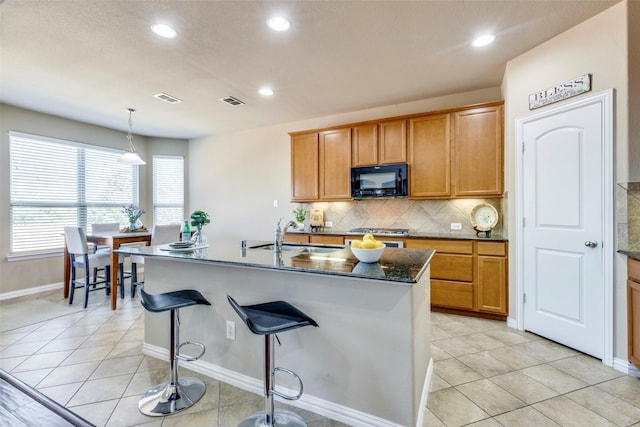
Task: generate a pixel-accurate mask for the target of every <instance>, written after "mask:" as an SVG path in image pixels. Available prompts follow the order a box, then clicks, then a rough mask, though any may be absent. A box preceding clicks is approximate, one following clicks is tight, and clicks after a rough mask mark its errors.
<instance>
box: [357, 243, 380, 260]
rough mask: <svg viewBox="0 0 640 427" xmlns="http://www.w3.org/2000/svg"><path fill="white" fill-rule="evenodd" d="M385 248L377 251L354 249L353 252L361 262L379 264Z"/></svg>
mask: <svg viewBox="0 0 640 427" xmlns="http://www.w3.org/2000/svg"><path fill="white" fill-rule="evenodd" d="M384 248H385V246H383V247H381V248H376V249H357V248H353V247H352V248H351V252H352V253H353V255H354V256H355V257H356V258H358V260H360V261H361V262H378V260H379V259H380V257H381V256H382V253H383V252H384Z"/></svg>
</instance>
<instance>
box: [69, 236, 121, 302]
mask: <svg viewBox="0 0 640 427" xmlns="http://www.w3.org/2000/svg"><path fill="white" fill-rule="evenodd" d="M64 238H65V242H66V244H67V250H68V251H69V258H70V262H71V283H70V285H71V286H70V289H69V290H70V293H69V304H73V296H74V293H75V290H76V288H81V287H84V305H83V307H84V308H87V304H88V302H89V292H91V291H95V290H100V289H104V290H105V292H106V294H107V295H109V293H110V283H109V277H111V276H110V274H109V273H110V272H111V256H110V254H109V252H108V251H98V252H96V253H90V252H89V245H88V244H87V236H86V234H85V232H84V229H83V228H82V227H64ZM101 267H102V268H104V270H105V277H104V279H101V278H100V277H97V276H95V274H94V276H93V281H92V280H91V274H90V273H91V270H93V271H95V269H96V268H101ZM79 268H81V269H83V270H84V279H83V280H78V279H77V276H76V270H77V269H79ZM102 283H104V286H102V287H100V288H98V287H96V285H98V284H102Z"/></svg>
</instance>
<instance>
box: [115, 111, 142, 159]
mask: <svg viewBox="0 0 640 427" xmlns="http://www.w3.org/2000/svg"><path fill="white" fill-rule="evenodd" d="M127 111H128V112H129V133H128V134H127V140H128V141H129V145H128V146H127V148H125V150H124V153H122V156H120V158H119V159H118V161H119V162H120V163H126V164H129V165H146V164H147V162H145V161H144V160H142V159H141V158H140V156H139V155H138V153H137V152H136V147H134V145H133V137H132V136H131V113H133V112H134V111H136V110H134V109H133V108H127Z"/></svg>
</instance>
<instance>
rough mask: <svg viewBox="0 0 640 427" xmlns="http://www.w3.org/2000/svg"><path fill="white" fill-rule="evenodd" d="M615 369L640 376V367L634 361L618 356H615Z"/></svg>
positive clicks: (633, 375)
mask: <svg viewBox="0 0 640 427" xmlns="http://www.w3.org/2000/svg"><path fill="white" fill-rule="evenodd" d="M613 369H615V370H616V371H618V372H622V373H623V374H626V375H631V376H632V377H638V378H640V369H638V368H636V367H635V366H634V365H633V363H630V362H629V361H628V360H624V359H618V358H617V357H614V358H613Z"/></svg>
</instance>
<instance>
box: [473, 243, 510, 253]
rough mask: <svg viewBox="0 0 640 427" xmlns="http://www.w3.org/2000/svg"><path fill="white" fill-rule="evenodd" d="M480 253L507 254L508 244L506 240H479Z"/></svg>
mask: <svg viewBox="0 0 640 427" xmlns="http://www.w3.org/2000/svg"><path fill="white" fill-rule="evenodd" d="M477 244H478V255H492V256H506V255H507V245H506V244H505V243H504V242H477Z"/></svg>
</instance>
